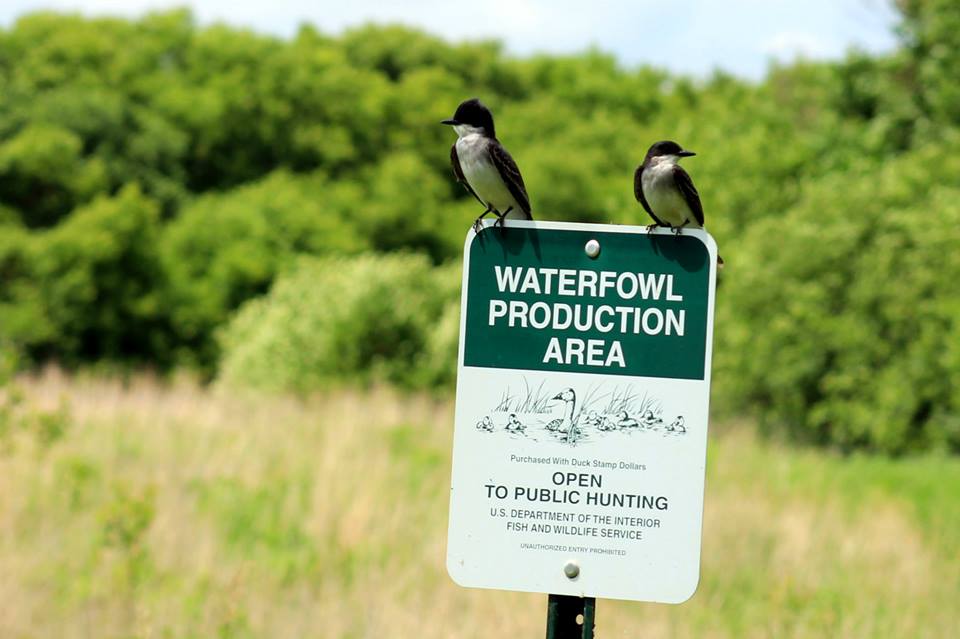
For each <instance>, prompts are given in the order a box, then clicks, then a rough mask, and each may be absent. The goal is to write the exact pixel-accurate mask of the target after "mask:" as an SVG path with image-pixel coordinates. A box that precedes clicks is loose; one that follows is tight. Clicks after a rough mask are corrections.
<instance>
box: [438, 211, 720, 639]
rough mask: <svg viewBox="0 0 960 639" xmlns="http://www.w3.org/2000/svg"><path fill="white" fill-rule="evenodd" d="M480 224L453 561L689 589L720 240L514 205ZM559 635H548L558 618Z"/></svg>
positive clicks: (586, 630) (475, 572) (650, 589)
mask: <svg viewBox="0 0 960 639" xmlns="http://www.w3.org/2000/svg"><path fill="white" fill-rule="evenodd" d="M488 229H489V227H487V226H485V227H482V228H481V230H480V231H479V233H478V232H476V231H471V232H470V233H468V235H467V240H466V245H465V251H464V274H463V288H462V302H461V326H460V350H459V362H458V376H457V402H456V411H455V425H454V442H453V468H452V474H451V493H450V495H451V496H450V525H449V530H448V546H447V568H448V572H449V573H450V575H451V577H452V578H453V579H454V581H456V582H457V583H459V584H461V585H463V586H468V587H477V588H497V589H504V590H517V591H523V592H542V593H546V594H549V601H548V624H547V626H548V636H551V637H566V636H578V637H580V636H583V637H588V636H592V633H593V619H594V613H595V598H597V597H608V598H614V599H627V600H634V601H654V602H664V603H679V602H682V601H685V600H686V599H688V598H689V597H691V596H692V595H693V593H694V591H695V590H696V587H697V583H698V581H699V570H700V538H701V525H702V515H703V489H704V472H705V464H706V442H707V440H706V436H707V416H708V411H709V389H710V358H711V344H712V339H713V307H714V296H715V287H716V264H717V251H716V245H715V243H714V242H713V239H712V238H711V237H710V236H709V235H708V234H707V233H706V232H705V231H703V230H700V229H693V230H686V229H685V230H684V232H683V233H682V234H681V235H679V236H676V235H674V234H673V233H670V232H669V231H668V230H659V229H657V230H654V229H647V228H645V227H629V226H607V225H592V224H567V223H557V222H533V221H530V222H526V221H513V222H511V223H510V224H509V225H507V226H506V227H504V228H498V229H496V231H491V230H488ZM550 633H552V634H550Z"/></svg>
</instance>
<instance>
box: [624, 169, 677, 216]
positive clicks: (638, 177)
mask: <svg viewBox="0 0 960 639" xmlns="http://www.w3.org/2000/svg"><path fill="white" fill-rule="evenodd" d="M633 195H634V197H636V198H637V202H640V204H641V205H642V206H643V209H644V210H645V211H646V212H647V213H649V214H650V217H652V218H653V221H654V222H656V223H657V225H658V226H670V225H669V224H664V223H663V222H662V221H661V220H660V218H658V217H657V216H656V215H654V214H653V209H651V208H650V205H649V204H647V198H645V197H643V165H642V164H641V165H640V166H638V167H637V170H636V171H634V173H633Z"/></svg>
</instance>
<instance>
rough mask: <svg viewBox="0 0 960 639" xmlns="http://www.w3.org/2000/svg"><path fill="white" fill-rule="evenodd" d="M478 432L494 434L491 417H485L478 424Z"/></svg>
mask: <svg viewBox="0 0 960 639" xmlns="http://www.w3.org/2000/svg"><path fill="white" fill-rule="evenodd" d="M477 430H485V431H487V432H488V433H492V432H493V420H492V419H490V416H489V415H486V416H484V418H483V419H481V420H480V421H479V422H477Z"/></svg>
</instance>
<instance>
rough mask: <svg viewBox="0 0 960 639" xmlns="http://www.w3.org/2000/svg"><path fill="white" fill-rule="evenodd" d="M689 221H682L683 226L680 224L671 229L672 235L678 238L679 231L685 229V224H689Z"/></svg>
mask: <svg viewBox="0 0 960 639" xmlns="http://www.w3.org/2000/svg"><path fill="white" fill-rule="evenodd" d="M689 221H690V220H684V221H683V224H681V225H680V226H674V227H673V234H674V235H676V236H679V235H680V231H682V230H683V227H685V226H686V225H687V222H689Z"/></svg>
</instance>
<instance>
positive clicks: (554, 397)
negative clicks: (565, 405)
mask: <svg viewBox="0 0 960 639" xmlns="http://www.w3.org/2000/svg"><path fill="white" fill-rule="evenodd" d="M551 399H563V398H562V397H560V394H559V393H558V394H556V395H554V396H553V397H552V398H551Z"/></svg>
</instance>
